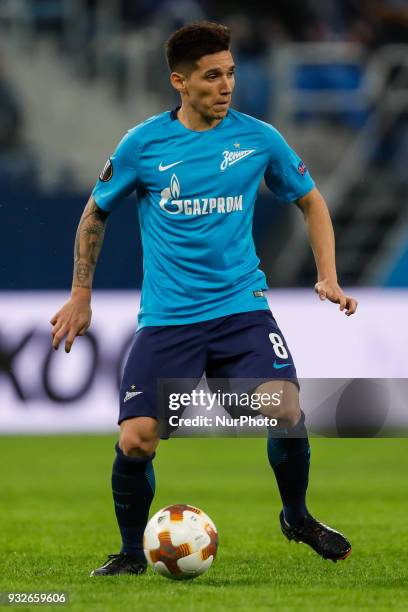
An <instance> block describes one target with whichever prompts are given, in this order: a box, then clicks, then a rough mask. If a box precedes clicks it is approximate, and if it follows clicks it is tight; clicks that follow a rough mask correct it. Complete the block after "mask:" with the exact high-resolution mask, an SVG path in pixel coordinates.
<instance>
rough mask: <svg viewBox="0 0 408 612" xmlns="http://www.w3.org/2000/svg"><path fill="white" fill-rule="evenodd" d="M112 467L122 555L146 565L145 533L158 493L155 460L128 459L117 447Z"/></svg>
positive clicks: (114, 499) (117, 446)
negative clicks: (128, 555) (156, 493)
mask: <svg viewBox="0 0 408 612" xmlns="http://www.w3.org/2000/svg"><path fill="white" fill-rule="evenodd" d="M115 448H116V458H115V461H114V462H113V468H112V492H113V501H114V503H115V513H116V518H117V521H118V525H119V529H120V533H121V536H122V549H121V552H125V553H128V554H130V555H133V556H135V557H137V558H138V559H140V561H143V562H146V559H145V556H144V553H143V533H144V530H145V527H146V524H147V520H148V516H149V509H150V505H151V503H152V500H153V496H154V491H155V478H154V470H153V463H152V459H153V458H154V455H152V456H151V457H147V458H139V457H128V456H127V455H125V454H124V453H123V452H122V450H121V449H120V448H119V444H116V447H115Z"/></svg>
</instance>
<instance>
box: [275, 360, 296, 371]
mask: <svg viewBox="0 0 408 612" xmlns="http://www.w3.org/2000/svg"><path fill="white" fill-rule="evenodd" d="M290 365H292V364H291V363H276V361H275V362H274V364H273V367H274V368H275V370H280V369H281V368H286V367H287V366H290Z"/></svg>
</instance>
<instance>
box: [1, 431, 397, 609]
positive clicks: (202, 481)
mask: <svg viewBox="0 0 408 612" xmlns="http://www.w3.org/2000/svg"><path fill="white" fill-rule="evenodd" d="M114 441H115V438H114V437H113V436H108V435H106V436H58V437H3V438H0V465H1V504H0V543H1V549H0V550H1V552H0V559H1V562H0V566H1V571H0V591H32V592H33V591H34V592H39V591H67V592H68V593H69V597H70V601H69V604H68V605H67V606H66V607H64V608H63V609H66V610H70V611H71V610H72V611H82V610H84V611H86V612H94V611H101V612H110V611H111V610H114V611H116V610H118V611H119V610H121V611H122V610H143V611H150V610H151V611H155V612H156V611H157V610H162V611H163V612H167V611H170V610H171V611H173V610H176V611H183V612H185V611H193V612H196V611H207V610H208V611H211V612H217V611H222V610H234V611H236V610H242V611H244V610H245V611H251V610H257V611H264V610H265V611H266V610H279V611H282V610H302V611H304V610H332V609H335V610H368V609H370V610H407V609H408V580H407V578H408V576H407V573H408V572H407V565H408V561H407V559H408V556H407V548H408V527H407V516H408V512H407V510H408V508H407V500H408V479H407V473H408V453H407V441H406V440H402V439H395V440H386V439H376V440H353V439H350V440H333V439H331V440H327V439H314V440H312V468H311V482H310V487H309V500H308V501H309V507H310V510H311V511H312V512H313V513H314V514H315V516H317V517H318V518H320V519H321V520H322V521H323V522H326V523H328V524H330V525H333V526H334V527H336V528H338V529H340V530H341V531H343V532H344V533H345V534H346V535H347V536H348V537H349V538H350V539H351V541H352V544H353V554H352V555H351V557H349V558H348V559H347V560H346V561H344V562H339V563H337V564H334V563H331V562H329V561H323V560H322V559H321V558H320V557H318V556H317V555H316V554H315V553H314V552H313V551H311V550H310V549H309V548H308V547H306V546H305V545H298V544H296V543H294V542H292V543H289V542H287V541H286V540H285V539H284V538H283V536H282V535H281V533H280V530H279V526H278V520H277V515H278V512H279V509H280V506H279V499H278V493H277V488H276V485H275V481H274V476H273V473H272V472H271V470H270V468H269V466H268V464H267V459H266V453H265V441H264V440H261V439H215V440H214V439H213V440H210V439H196V440H187V439H175V440H171V441H168V442H163V443H162V444H161V446H160V447H159V449H158V453H157V458H156V460H155V468H156V478H157V495H156V498H155V500H154V502H153V507H152V512H156V511H157V510H158V509H159V508H160V507H162V506H164V505H167V504H171V503H190V504H193V505H195V506H199V507H201V508H202V509H203V510H204V511H205V512H207V513H208V514H209V515H210V516H211V517H212V518H213V520H214V522H215V523H216V525H217V527H218V531H219V540H220V545H219V550H218V557H217V559H216V561H215V563H214V565H213V567H212V568H211V569H210V571H209V572H208V573H207V574H205V575H204V576H202V577H200V578H198V579H196V580H194V581H191V582H183V583H179V582H173V581H170V580H167V579H165V578H162V577H160V576H157V575H154V574H153V573H152V572H151V571H148V573H147V574H146V575H145V576H141V577H132V576H123V577H110V578H89V577H88V576H89V572H90V570H92V569H93V568H94V567H96V566H98V565H100V564H101V563H102V562H103V561H104V560H105V557H106V555H107V554H108V553H113V552H117V551H118V547H119V540H118V534H117V530H116V524H115V519H114V513H113V506H112V502H111V493H110V485H109V479H110V468H111V462H112V459H113V445H114ZM20 609H25V610H34V609H38V607H37V608H35V607H33V606H31V607H24V608H23V607H20Z"/></svg>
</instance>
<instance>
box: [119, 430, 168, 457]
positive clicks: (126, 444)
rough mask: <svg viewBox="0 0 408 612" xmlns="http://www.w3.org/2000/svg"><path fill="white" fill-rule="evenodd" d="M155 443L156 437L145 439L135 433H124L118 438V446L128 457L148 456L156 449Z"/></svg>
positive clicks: (156, 442)
mask: <svg viewBox="0 0 408 612" xmlns="http://www.w3.org/2000/svg"><path fill="white" fill-rule="evenodd" d="M157 444H158V441H157V440H156V439H146V438H143V437H142V436H138V435H137V434H130V435H129V434H124V435H121V436H120V439H119V448H120V450H121V451H122V453H123V454H124V455H127V456H128V457H141V458H142V457H149V456H150V455H152V454H153V453H154V451H155V450H156V447H157Z"/></svg>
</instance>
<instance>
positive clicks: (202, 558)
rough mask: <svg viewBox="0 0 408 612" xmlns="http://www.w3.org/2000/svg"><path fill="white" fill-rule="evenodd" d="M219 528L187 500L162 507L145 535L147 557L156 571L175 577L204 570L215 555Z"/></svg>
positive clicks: (190, 575) (149, 523)
mask: <svg viewBox="0 0 408 612" xmlns="http://www.w3.org/2000/svg"><path fill="white" fill-rule="evenodd" d="M217 546H218V534H217V529H216V527H215V525H214V523H213V522H212V520H211V519H210V518H209V517H208V516H207V515H206V514H205V513H204V512H203V511H202V510H200V509H199V508H194V506H188V505H185V504H176V505H174V506H167V507H166V508H163V509H162V510H159V512H157V513H156V514H155V515H154V516H152V518H151V519H150V521H149V522H148V524H147V527H146V529H145V532H144V538H143V548H144V553H145V555H146V559H147V561H148V563H149V565H151V567H152V568H153V570H154V571H155V572H157V573H158V574H161V575H162V576H166V578H172V579H173V580H188V579H189V578H196V577H197V576H200V574H204V572H206V571H207V570H208V568H209V567H210V566H211V565H212V562H213V561H214V559H215V555H216V553H217Z"/></svg>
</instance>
